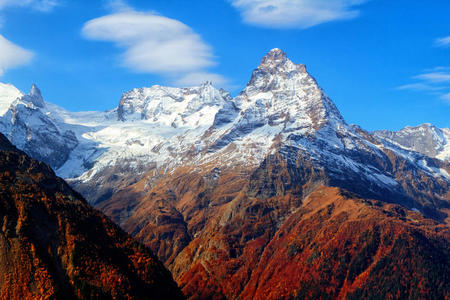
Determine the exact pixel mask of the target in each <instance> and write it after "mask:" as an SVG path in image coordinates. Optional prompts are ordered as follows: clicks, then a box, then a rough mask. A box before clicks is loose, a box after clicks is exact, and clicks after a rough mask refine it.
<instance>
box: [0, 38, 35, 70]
mask: <svg viewBox="0 0 450 300" xmlns="http://www.w3.org/2000/svg"><path fill="white" fill-rule="evenodd" d="M0 53H1V55H0V76H2V75H3V74H4V72H5V71H6V70H8V69H11V68H14V67H18V66H22V65H26V64H28V63H29V62H30V61H31V59H32V58H33V53H32V52H31V51H29V50H25V49H23V48H21V47H19V46H17V45H15V44H14V43H12V42H11V41H8V40H7V39H6V38H5V37H4V36H3V35H0Z"/></svg>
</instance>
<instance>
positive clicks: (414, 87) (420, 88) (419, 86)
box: [397, 83, 445, 91]
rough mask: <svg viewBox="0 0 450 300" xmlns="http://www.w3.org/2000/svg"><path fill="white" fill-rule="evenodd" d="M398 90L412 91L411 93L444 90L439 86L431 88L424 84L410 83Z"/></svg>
mask: <svg viewBox="0 0 450 300" xmlns="http://www.w3.org/2000/svg"><path fill="white" fill-rule="evenodd" d="M397 89H399V90H412V91H441V90H443V89H445V88H444V87H441V86H432V85H429V84H425V83H411V84H405V85H402V86H399V87H398V88H397Z"/></svg>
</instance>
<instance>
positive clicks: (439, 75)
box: [414, 72, 450, 83]
mask: <svg viewBox="0 0 450 300" xmlns="http://www.w3.org/2000/svg"><path fill="white" fill-rule="evenodd" d="M414 78H417V79H422V80H425V81H427V82H432V83H443V82H450V73H446V72H433V73H425V74H420V75H417V76H415V77H414Z"/></svg>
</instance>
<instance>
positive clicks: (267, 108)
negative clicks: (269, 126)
mask: <svg viewBox="0 0 450 300" xmlns="http://www.w3.org/2000/svg"><path fill="white" fill-rule="evenodd" d="M235 101H236V105H237V107H239V109H240V110H244V111H246V110H247V109H251V110H253V111H255V109H256V110H258V111H259V112H258V114H259V115H260V117H262V118H266V119H272V120H273V119H279V118H280V117H281V118H283V119H285V120H287V121H289V124H288V125H289V127H290V126H293V127H295V128H301V127H310V128H314V129H316V130H317V129H319V128H321V127H323V125H325V124H326V123H328V122H329V121H330V120H332V119H333V120H334V121H335V122H334V123H336V122H338V123H345V122H344V120H343V118H342V116H341V115H340V113H339V111H338V110H337V108H336V106H335V105H334V103H333V102H332V101H331V100H330V99H329V98H328V97H327V96H326V95H325V93H324V92H323V90H322V89H321V88H320V87H319V85H318V84H317V82H316V81H315V79H314V78H313V77H312V76H311V75H309V73H308V72H307V71H306V67H305V65H303V64H295V63H293V62H292V61H291V60H289V59H288V58H287V56H286V53H284V52H283V51H282V50H280V49H278V48H276V49H272V50H271V51H270V52H269V53H268V54H267V55H266V56H264V57H263V58H262V60H261V64H260V65H259V66H258V67H257V68H256V69H255V70H254V71H253V73H252V77H251V79H250V81H249V83H248V85H247V87H246V88H245V89H244V90H243V91H242V93H241V94H240V95H239V96H238V97H236V99H235ZM262 110H264V112H263V111H262ZM277 123H279V122H277Z"/></svg>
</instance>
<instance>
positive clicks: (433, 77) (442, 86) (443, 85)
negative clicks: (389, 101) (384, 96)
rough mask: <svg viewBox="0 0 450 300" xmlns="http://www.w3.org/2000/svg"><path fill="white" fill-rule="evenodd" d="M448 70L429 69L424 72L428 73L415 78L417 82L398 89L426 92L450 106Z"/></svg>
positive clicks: (442, 68)
mask: <svg viewBox="0 0 450 300" xmlns="http://www.w3.org/2000/svg"><path fill="white" fill-rule="evenodd" d="M447 70H450V69H449V68H448V67H443V66H440V67H435V68H432V69H429V70H427V71H424V72H427V73H422V74H419V75H417V76H414V77H413V79H415V80H416V82H414V83H410V84H405V85H402V86H399V87H397V89H398V90H410V91H415V92H425V93H427V94H429V95H433V96H434V97H436V96H437V97H439V99H441V100H443V101H444V102H445V103H447V104H450V93H449V91H450V73H449V72H448V71H447Z"/></svg>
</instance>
